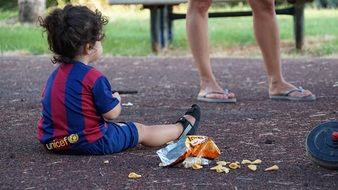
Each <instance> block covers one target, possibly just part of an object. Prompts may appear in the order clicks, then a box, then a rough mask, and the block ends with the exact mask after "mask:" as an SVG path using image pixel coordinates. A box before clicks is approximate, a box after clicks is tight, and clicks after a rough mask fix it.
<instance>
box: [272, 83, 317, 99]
mask: <svg viewBox="0 0 338 190" xmlns="http://www.w3.org/2000/svg"><path fill="white" fill-rule="evenodd" d="M292 92H300V93H302V92H304V89H303V87H301V86H300V87H298V88H296V89H293V90H290V91H288V92H286V93H281V94H274V95H270V99H272V100H290V101H314V100H316V96H315V95H313V94H312V95H308V96H299V97H298V96H290V94H291V93H292Z"/></svg>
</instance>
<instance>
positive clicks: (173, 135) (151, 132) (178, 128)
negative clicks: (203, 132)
mask: <svg viewBox="0 0 338 190" xmlns="http://www.w3.org/2000/svg"><path fill="white" fill-rule="evenodd" d="M184 117H185V118H186V119H187V120H188V121H189V122H190V123H191V124H194V123H195V118H194V117H192V116H190V115H185V116H184ZM135 125H136V128H137V130H138V136H139V143H141V144H142V145H145V146H162V145H164V144H165V143H167V142H169V141H173V140H176V139H177V138H178V137H179V136H180V135H181V134H182V132H183V125H182V124H181V123H176V124H168V125H150V126H147V125H143V124H140V123H135Z"/></svg>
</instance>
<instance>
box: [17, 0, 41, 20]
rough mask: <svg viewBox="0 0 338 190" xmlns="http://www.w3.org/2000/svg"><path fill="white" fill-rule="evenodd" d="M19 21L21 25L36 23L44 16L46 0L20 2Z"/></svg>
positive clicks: (22, 0) (23, 0)
mask: <svg viewBox="0 0 338 190" xmlns="http://www.w3.org/2000/svg"><path fill="white" fill-rule="evenodd" d="M18 5H19V21H20V22H21V23H24V22H26V23H35V22H37V20H38V17H39V16H43V14H44V12H45V9H46V0H18Z"/></svg>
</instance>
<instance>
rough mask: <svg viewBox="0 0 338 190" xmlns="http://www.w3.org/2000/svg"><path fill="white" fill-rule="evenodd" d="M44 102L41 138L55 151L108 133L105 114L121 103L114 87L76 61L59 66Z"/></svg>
mask: <svg viewBox="0 0 338 190" xmlns="http://www.w3.org/2000/svg"><path fill="white" fill-rule="evenodd" d="M41 103H42V114H41V118H40V120H39V122H38V134H37V136H38V139H39V140H40V142H41V143H42V144H46V146H47V144H48V143H49V144H50V146H51V143H52V144H53V146H54V149H56V148H57V149H69V148H71V146H72V144H75V143H76V144H80V145H81V144H83V143H93V142H95V141H96V140H98V139H100V138H101V137H102V136H103V135H104V133H105V132H106V130H107V124H106V122H105V121H104V119H103V117H102V114H104V113H107V112H108V111H110V110H112V109H113V108H114V107H115V106H116V105H117V104H118V103H119V100H118V99H117V98H114V97H113V96H112V89H111V85H110V83H109V81H108V79H107V78H106V77H105V76H104V75H103V74H102V73H101V72H99V71H98V70H96V69H95V68H93V67H91V66H89V65H85V64H83V63H81V62H78V61H73V62H72V63H70V64H61V65H59V66H58V67H57V68H56V69H55V70H54V72H53V73H52V74H51V75H50V76H49V78H48V80H47V83H46V85H45V88H44V90H43V92H42V101H41ZM57 143H59V144H57ZM47 148H48V146H47ZM52 148H53V147H51V148H50V149H52ZM48 149H49V148H48Z"/></svg>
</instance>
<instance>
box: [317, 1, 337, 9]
mask: <svg viewBox="0 0 338 190" xmlns="http://www.w3.org/2000/svg"><path fill="white" fill-rule="evenodd" d="M315 4H316V5H317V6H318V7H321V8H337V7H338V0H315Z"/></svg>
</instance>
